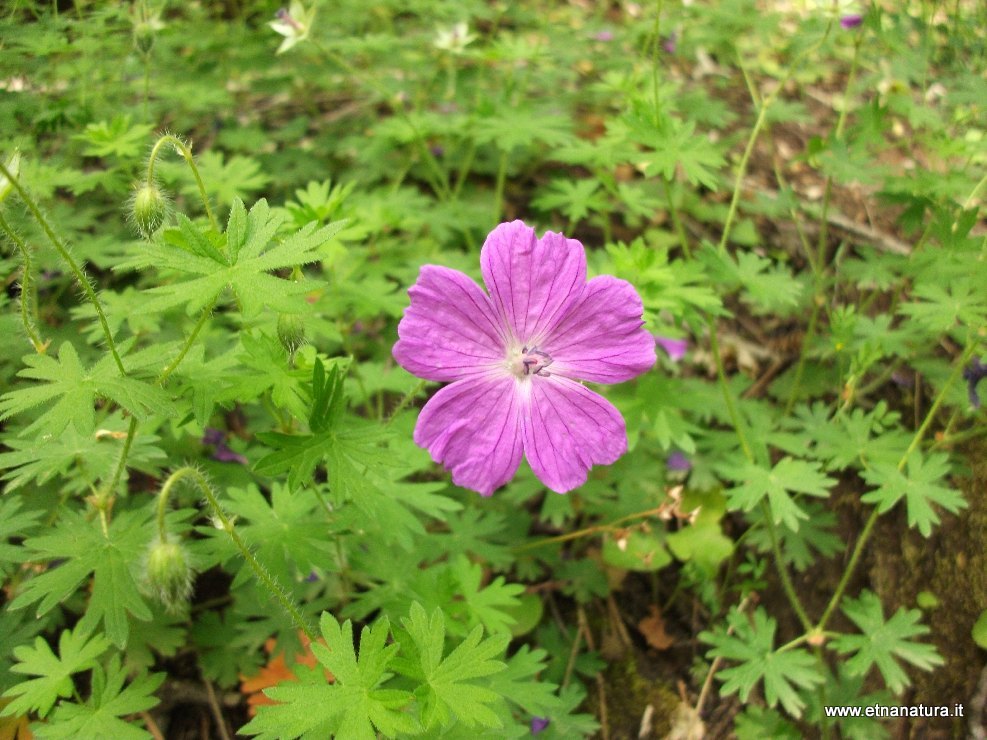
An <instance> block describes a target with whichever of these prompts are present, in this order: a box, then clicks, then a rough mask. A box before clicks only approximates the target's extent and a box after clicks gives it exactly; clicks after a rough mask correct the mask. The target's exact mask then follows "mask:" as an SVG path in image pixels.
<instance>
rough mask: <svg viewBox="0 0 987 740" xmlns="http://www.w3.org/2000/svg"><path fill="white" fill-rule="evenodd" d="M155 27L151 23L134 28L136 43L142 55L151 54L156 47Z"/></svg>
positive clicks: (140, 24)
mask: <svg viewBox="0 0 987 740" xmlns="http://www.w3.org/2000/svg"><path fill="white" fill-rule="evenodd" d="M154 30H155V29H154V27H153V26H152V25H151V24H150V23H138V24H137V25H136V26H134V43H135V44H136V45H137V50H138V51H140V53H141V54H149V53H150V52H151V49H152V47H153V46H154Z"/></svg>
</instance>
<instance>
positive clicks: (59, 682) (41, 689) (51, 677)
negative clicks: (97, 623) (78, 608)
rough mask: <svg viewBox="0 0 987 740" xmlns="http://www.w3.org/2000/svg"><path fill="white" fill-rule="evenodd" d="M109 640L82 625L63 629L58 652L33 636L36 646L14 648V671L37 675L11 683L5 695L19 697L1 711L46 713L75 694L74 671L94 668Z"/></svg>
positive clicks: (42, 714)
mask: <svg viewBox="0 0 987 740" xmlns="http://www.w3.org/2000/svg"><path fill="white" fill-rule="evenodd" d="M109 647H110V641H109V640H107V639H106V638H105V637H103V635H95V636H93V637H92V638H90V636H89V634H88V633H87V632H86V631H85V630H83V629H80V628H78V627H77V628H76V631H75V632H73V631H72V630H62V633H61V635H59V638H58V655H55V653H53V652H52V650H51V648H50V647H49V646H48V643H47V642H45V641H44V640H43V639H42V638H40V637H37V638H35V640H34V646H33V647H30V646H27V645H21V646H19V647H16V648H14V657H16V658H17V660H18V662H17V664H16V665H15V666H14V667H13V668H11V670H12V671H13V672H14V673H21V674H25V675H28V676H38V678H32V679H30V680H28V681H22V682H21V683H19V684H17V685H15V686H13V687H11V688H10V689H8V690H7V691H6V692H4V696H5V697H9V696H15V697H17V698H16V699H14V701H12V702H11V703H10V704H8V705H7V706H6V707H4V709H3V711H2V712H0V714H2V715H5V716H6V715H11V714H14V715H17V714H27V713H28V712H32V711H33V712H37V713H38V715H39V716H41V717H44V716H46V715H47V714H48V712H50V711H51V708H52V706H54V704H55V702H56V701H57V700H58V699H59V698H60V697H62V698H64V697H68V696H72V694H73V693H74V691H75V685H74V683H73V682H72V674H73V673H79V672H80V671H85V670H88V669H90V668H92V667H93V666H94V665H95V664H96V658H98V657H99V656H100V655H101V654H102V653H103V652H104V651H105V650H106V649H107V648H109Z"/></svg>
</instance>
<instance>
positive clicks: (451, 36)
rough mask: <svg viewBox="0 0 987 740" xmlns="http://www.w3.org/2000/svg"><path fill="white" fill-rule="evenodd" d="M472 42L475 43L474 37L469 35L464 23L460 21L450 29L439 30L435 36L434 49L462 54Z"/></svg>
mask: <svg viewBox="0 0 987 740" xmlns="http://www.w3.org/2000/svg"><path fill="white" fill-rule="evenodd" d="M474 41H476V36H475V35H474V34H472V33H470V30H469V26H468V25H467V24H466V22H465V21H460V22H459V23H457V24H456V25H454V26H453V27H452V28H440V29H439V30H438V32H437V33H436V34H435V48H436V49H442V50H443V51H450V52H452V53H453V54H462V53H463V51H464V50H465V49H466V47H467V46H469V45H470V44H471V43H473V42H474Z"/></svg>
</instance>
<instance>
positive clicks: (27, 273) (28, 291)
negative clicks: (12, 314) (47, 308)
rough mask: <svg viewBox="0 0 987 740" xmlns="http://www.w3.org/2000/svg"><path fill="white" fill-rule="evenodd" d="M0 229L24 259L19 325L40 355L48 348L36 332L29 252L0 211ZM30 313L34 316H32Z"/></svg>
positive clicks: (33, 288) (35, 304) (32, 276)
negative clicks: (22, 327)
mask: <svg viewBox="0 0 987 740" xmlns="http://www.w3.org/2000/svg"><path fill="white" fill-rule="evenodd" d="M0 229H2V230H3V231H4V232H5V233H6V234H7V236H9V237H10V240H11V241H12V242H14V244H16V245H17V248H18V249H19V250H20V252H21V256H22V257H23V258H24V270H23V272H22V275H21V324H22V325H23V326H24V332H25V333H26V334H27V336H28V339H30V340H31V344H32V345H33V346H34V351H35V352H37V353H38V354H42V353H44V351H45V349H46V348H47V347H48V343H47V342H45V341H44V340H42V339H41V335H40V334H38V331H37V321H36V316H37V300H36V298H35V293H34V291H35V287H34V273H33V271H32V265H31V250H30V248H29V247H28V246H27V244H25V242H24V240H23V239H21V238H20V236H19V235H18V234H17V232H16V231H14V229H13V228H12V227H11V225H10V224H9V223H7V219H5V218H4V217H3V212H2V211H0ZM32 313H33V314H34V316H32Z"/></svg>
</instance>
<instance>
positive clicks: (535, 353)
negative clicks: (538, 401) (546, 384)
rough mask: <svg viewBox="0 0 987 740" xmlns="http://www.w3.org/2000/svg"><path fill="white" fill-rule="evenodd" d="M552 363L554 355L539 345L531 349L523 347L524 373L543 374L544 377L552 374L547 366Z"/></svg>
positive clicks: (522, 361)
mask: <svg viewBox="0 0 987 740" xmlns="http://www.w3.org/2000/svg"><path fill="white" fill-rule="evenodd" d="M551 364H552V357H551V355H549V354H548V352H545V351H543V350H540V349H538V348H537V347H532V348H531V349H529V348H527V347H523V348H522V349H521V373H522V374H524V375H541V376H542V377H543V378H547V377H549V376H550V373H549V372H548V370H547V368H548V366H549V365H551Z"/></svg>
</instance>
